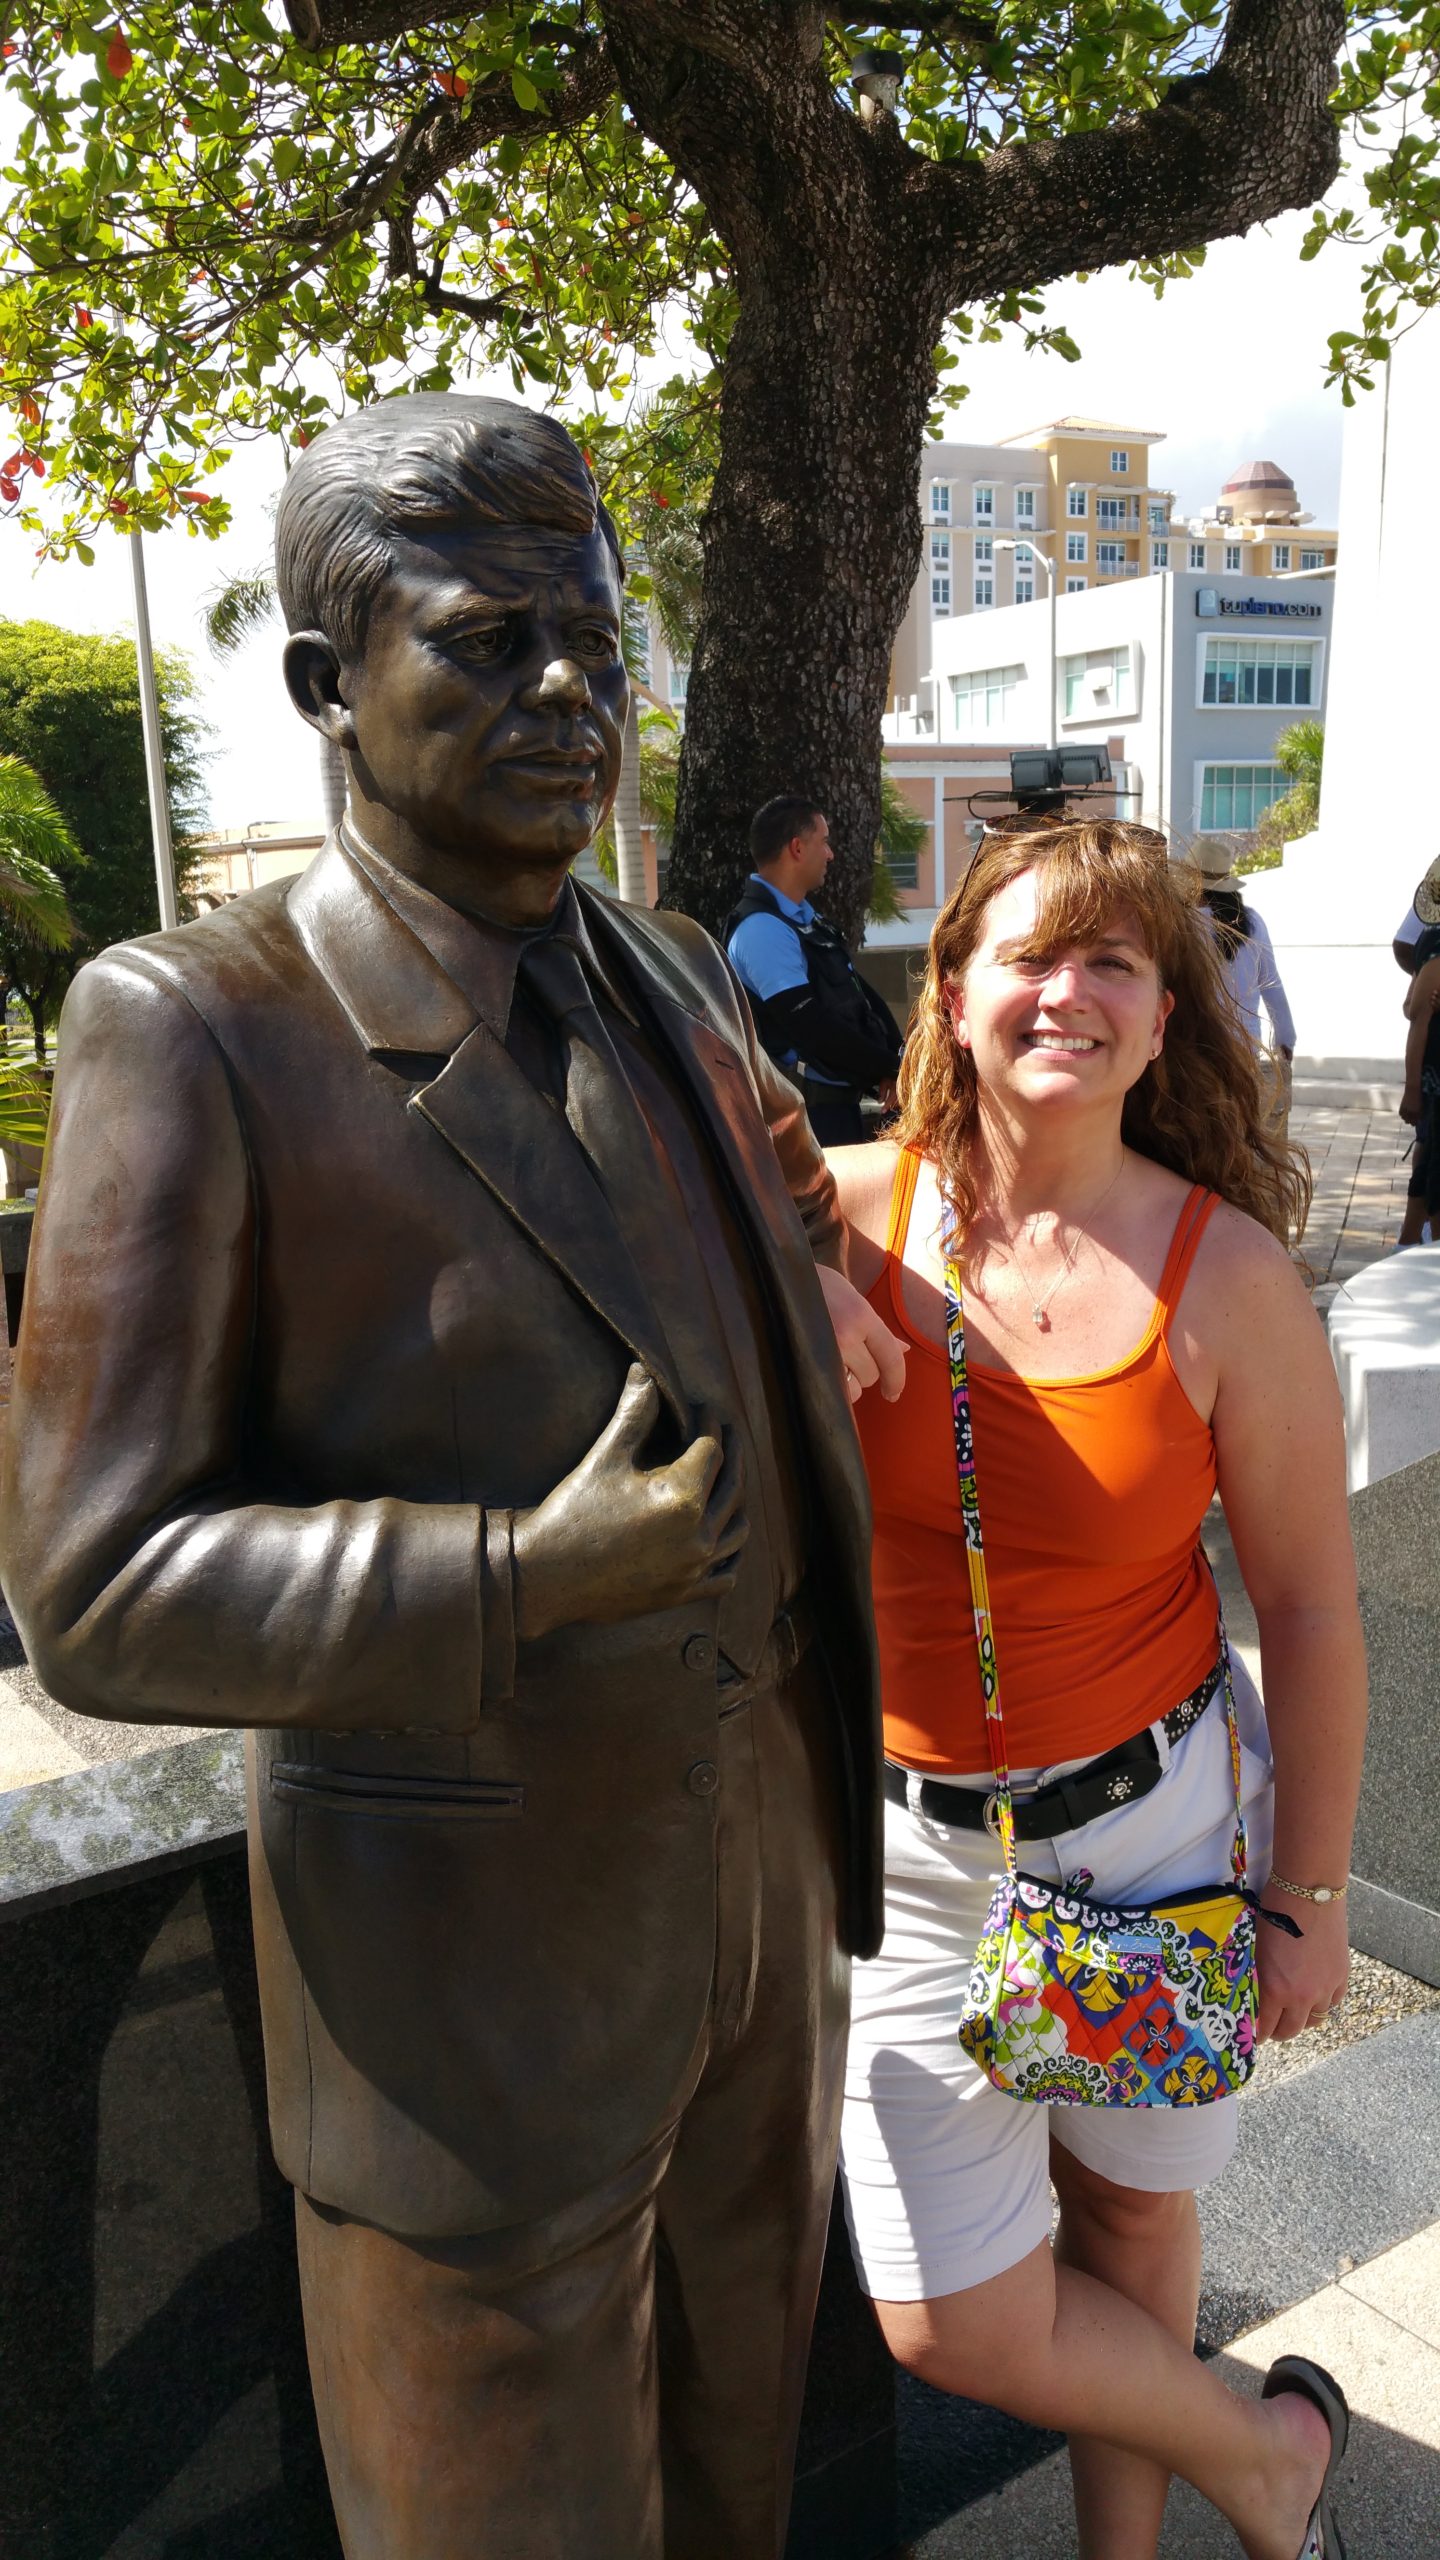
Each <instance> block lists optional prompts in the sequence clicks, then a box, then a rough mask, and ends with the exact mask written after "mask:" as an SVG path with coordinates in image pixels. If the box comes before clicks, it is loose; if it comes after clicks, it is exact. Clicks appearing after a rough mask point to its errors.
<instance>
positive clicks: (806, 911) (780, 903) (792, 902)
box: [750, 871, 815, 924]
mask: <svg viewBox="0 0 1440 2560" xmlns="http://www.w3.org/2000/svg"><path fill="white" fill-rule="evenodd" d="M750 877H751V879H752V880H758V881H759V883H760V886H761V888H762V889H768V890H769V892H770V895H771V897H772V898H773V899H774V901H775V904H776V906H777V907H778V908H779V910H780V913H781V914H782V916H790V917H792V918H793V919H794V921H795V923H796V924H813V923H814V921H815V910H814V908H813V907H812V906H811V904H810V901H809V899H808V898H787V897H786V895H785V892H784V890H783V889H777V888H776V886H775V883H774V881H773V880H767V879H766V878H765V876H764V874H763V873H762V872H759V871H752V872H751V874H750Z"/></svg>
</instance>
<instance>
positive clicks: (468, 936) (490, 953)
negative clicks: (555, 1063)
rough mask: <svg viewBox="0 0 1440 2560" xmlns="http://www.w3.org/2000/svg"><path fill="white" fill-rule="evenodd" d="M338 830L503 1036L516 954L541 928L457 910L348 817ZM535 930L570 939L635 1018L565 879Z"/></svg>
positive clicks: (594, 976)
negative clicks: (547, 917)
mask: <svg viewBox="0 0 1440 2560" xmlns="http://www.w3.org/2000/svg"><path fill="white" fill-rule="evenodd" d="M340 833H341V840H342V842H343V844H344V847H345V850H346V852H347V853H348V854H349V855H350V858H351V860H352V861H353V862H356V863H358V864H359V866H360V869H361V870H362V871H363V872H364V873H365V875H366V877H367V879H368V880H369V881H370V882H371V884H372V886H373V887H374V888H376V889H377V890H378V891H379V893H380V895H381V897H382V898H383V899H384V900H385V902H386V904H387V906H389V907H392V908H393V909H394V912H395V913H396V915H398V916H399V918H400V920H401V922H402V923H403V924H406V925H408V926H409V928H410V931H411V932H412V933H413V934H414V935H415V937H416V939H417V941H419V942H422V943H423V944H424V946H425V948H426V950H427V951H428V952H429V954H430V956H431V958H432V960H434V961H435V962H436V963H437V964H438V966H439V967H440V968H441V969H443V970H444V972H445V975H446V977H447V978H448V979H449V980H450V981H451V984H452V985H453V986H456V987H458V988H459V989H460V992H461V994H462V995H463V996H465V997H466V998H467V999H468V1000H469V1002H470V1003H471V1004H472V1005H473V1006H474V1008H475V1010H476V1012H477V1013H478V1014H479V1016H480V1019H481V1021H482V1022H483V1023H484V1024H485V1026H486V1028H487V1029H488V1030H490V1031H492V1032H493V1033H494V1035H495V1037H496V1039H497V1040H500V1041H503V1040H504V1038H505V1034H506V1032H507V1030H508V1029H509V1025H510V1008H511V1005H512V1004H513V1002H514V1000H515V977H516V972H517V971H518V969H519V966H520V958H521V954H522V952H523V951H524V950H525V948H526V945H527V944H528V943H531V942H534V941H537V940H538V939H539V938H540V934H539V933H536V932H534V931H524V930H520V929H518V928H517V927H515V926H513V925H505V924H496V923H494V922H493V921H492V920H491V918H489V917H488V916H469V915H462V914H461V912H460V910H459V908H458V907H452V906H450V905H449V904H448V902H447V901H446V900H445V899H444V898H437V897H436V895H435V893H434V891H433V890H432V889H422V888H421V887H420V886H419V884H418V882H416V881H414V880H411V879H409V878H408V877H407V876H406V874H405V873H404V872H403V871H400V870H397V868H396V866H395V864H394V863H393V862H387V861H386V859H385V856H384V855H383V854H379V853H377V852H376V851H375V849H374V846H373V845H369V844H367V843H366V842H365V840H364V838H363V836H361V835H360V833H359V832H358V830H357V829H356V828H355V826H354V825H353V824H352V822H351V821H350V819H349V818H346V819H344V820H342V822H341V829H340ZM540 933H547V934H548V933H556V934H563V936H564V937H565V939H566V940H567V941H569V942H571V943H573V944H574V946H575V948H576V950H577V951H578V952H579V954H580V958H581V961H582V964H583V966H584V968H585V971H586V973H587V975H588V976H589V977H590V979H591V980H592V982H593V983H595V984H596V985H598V986H599V987H600V988H601V989H602V990H603V992H604V994H605V995H606V996H607V997H608V999H609V1001H610V1002H611V1004H613V1005H614V1006H615V1008H616V1010H617V1012H619V1013H622V1014H623V1015H624V1016H625V1018H626V1020H627V1021H629V1022H633V1021H634V1019H635V1011H634V1007H633V1006H632V1005H631V1004H630V1003H629V1002H628V1000H627V999H626V998H625V996H624V995H622V994H621V992H620V991H619V989H618V988H617V986H616V984H615V977H614V972H613V971H612V970H611V969H609V968H607V967H606V965H605V962H604V961H603V960H602V959H601V957H600V955H599V953H598V952H597V950H596V948H595V944H594V941H593V939H592V937H591V934H590V930H589V927H588V925H587V923H586V921H585V913H584V909H583V908H582V906H581V903H580V900H579V899H578V898H577V896H576V895H575V888H574V883H573V882H572V881H571V880H569V879H567V880H566V882H565V885H564V887H563V888H562V890H561V892H560V896H559V899H558V900H557V902H556V907H555V913H554V915H553V916H552V917H551V919H550V922H549V924H547V925H545V926H543V927H541V928H540Z"/></svg>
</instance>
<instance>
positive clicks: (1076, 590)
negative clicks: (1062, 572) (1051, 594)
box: [1065, 578, 1085, 596]
mask: <svg viewBox="0 0 1440 2560" xmlns="http://www.w3.org/2000/svg"><path fill="white" fill-rule="evenodd" d="M1065 593H1066V594H1067V596H1083V594H1084V593H1085V581H1084V579H1083V578H1067V579H1066V581H1065Z"/></svg>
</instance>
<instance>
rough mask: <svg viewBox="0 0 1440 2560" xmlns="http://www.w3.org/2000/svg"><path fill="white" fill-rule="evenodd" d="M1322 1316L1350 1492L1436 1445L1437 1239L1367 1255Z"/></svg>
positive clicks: (1439, 1414) (1439, 1434)
mask: <svg viewBox="0 0 1440 2560" xmlns="http://www.w3.org/2000/svg"><path fill="white" fill-rule="evenodd" d="M1326 1323H1327V1326H1328V1330H1329V1335H1330V1350H1331V1354H1332V1356H1333V1358H1334V1362H1335V1367H1336V1371H1337V1373H1338V1376H1339V1379H1340V1392H1341V1394H1342V1396H1343V1398H1344V1401H1345V1453H1346V1480H1347V1483H1348V1486H1349V1490H1350V1491H1351V1493H1357V1492H1358V1491H1359V1490H1360V1488H1361V1486H1362V1485H1372V1484H1377V1483H1378V1482H1379V1481H1380V1479H1381V1477H1382V1476H1388V1475H1393V1474H1394V1472H1395V1470H1396V1469H1397V1468H1398V1467H1409V1466H1412V1465H1413V1464H1414V1462H1415V1461H1416V1459H1418V1458H1427V1457H1429V1456H1430V1454H1431V1452H1432V1451H1433V1450H1437V1449H1440V1245H1415V1246H1413V1247H1412V1248H1411V1250H1410V1251H1409V1252H1406V1253H1398V1254H1392V1255H1390V1256H1389V1257H1388V1258H1387V1259H1386V1260H1385V1261H1383V1262H1372V1263H1371V1264H1370V1265H1369V1266H1368V1268H1367V1269H1366V1270H1364V1271H1361V1272H1359V1273H1357V1275H1356V1277H1355V1278H1354V1279H1353V1280H1351V1281H1350V1282H1349V1283H1348V1284H1347V1285H1346V1287H1345V1288H1343V1289H1342V1290H1341V1291H1340V1292H1339V1295H1338V1296H1337V1297H1336V1298H1335V1299H1334V1301H1333V1303H1332V1305H1331V1308H1330V1313H1329V1316H1328V1317H1327V1319H1326Z"/></svg>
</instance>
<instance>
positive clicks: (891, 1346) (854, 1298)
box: [815, 1262, 909, 1404]
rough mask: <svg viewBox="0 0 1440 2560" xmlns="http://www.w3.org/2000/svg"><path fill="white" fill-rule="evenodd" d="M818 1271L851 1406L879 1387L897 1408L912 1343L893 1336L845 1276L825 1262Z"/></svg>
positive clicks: (889, 1401) (820, 1264)
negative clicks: (869, 1391) (896, 1404)
mask: <svg viewBox="0 0 1440 2560" xmlns="http://www.w3.org/2000/svg"><path fill="white" fill-rule="evenodd" d="M815 1268H816V1271H817V1273H818V1276H819V1280H820V1287H821V1289H822V1291H823V1292H824V1297H825V1304H826V1306H827V1308H828V1309H829V1313H830V1321H831V1323H832V1325H833V1326H834V1328H835V1339H836V1341H837V1342H838V1344H839V1346H840V1357H841V1359H842V1360H843V1362H844V1364H845V1385H846V1388H847V1390H848V1392H849V1396H850V1401H851V1403H852V1404H858V1403H859V1401H860V1398H861V1396H862V1395H863V1394H864V1393H865V1390H866V1388H867V1387H877V1386H878V1388H879V1390H880V1393H881V1395H882V1396H883V1397H884V1399H885V1401H886V1403H887V1404H893V1403H894V1402H895V1400H896V1398H897V1396H898V1395H899V1394H900V1392H901V1390H902V1388H903V1387H904V1384H905V1354H906V1352H907V1350H908V1349H909V1345H908V1343H905V1342H902V1340H901V1338H900V1336H899V1334H898V1333H892V1332H891V1330H890V1327H889V1326H888V1324H886V1323H885V1322H884V1321H883V1319H882V1318H881V1317H880V1316H878V1315H877V1314H876V1312H875V1310H874V1308H873V1307H872V1306H871V1304H870V1301H869V1299H868V1298H862V1296H861V1294H860V1292H859V1290H858V1289H857V1288H856V1287H855V1286H854V1284H853V1283H852V1282H851V1281H849V1280H847V1279H846V1278H845V1276H844V1273H843V1272H840V1271H832V1270H831V1269H830V1268H829V1266H828V1264H826V1263H823V1262H820V1263H817V1264H816V1266H815Z"/></svg>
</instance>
